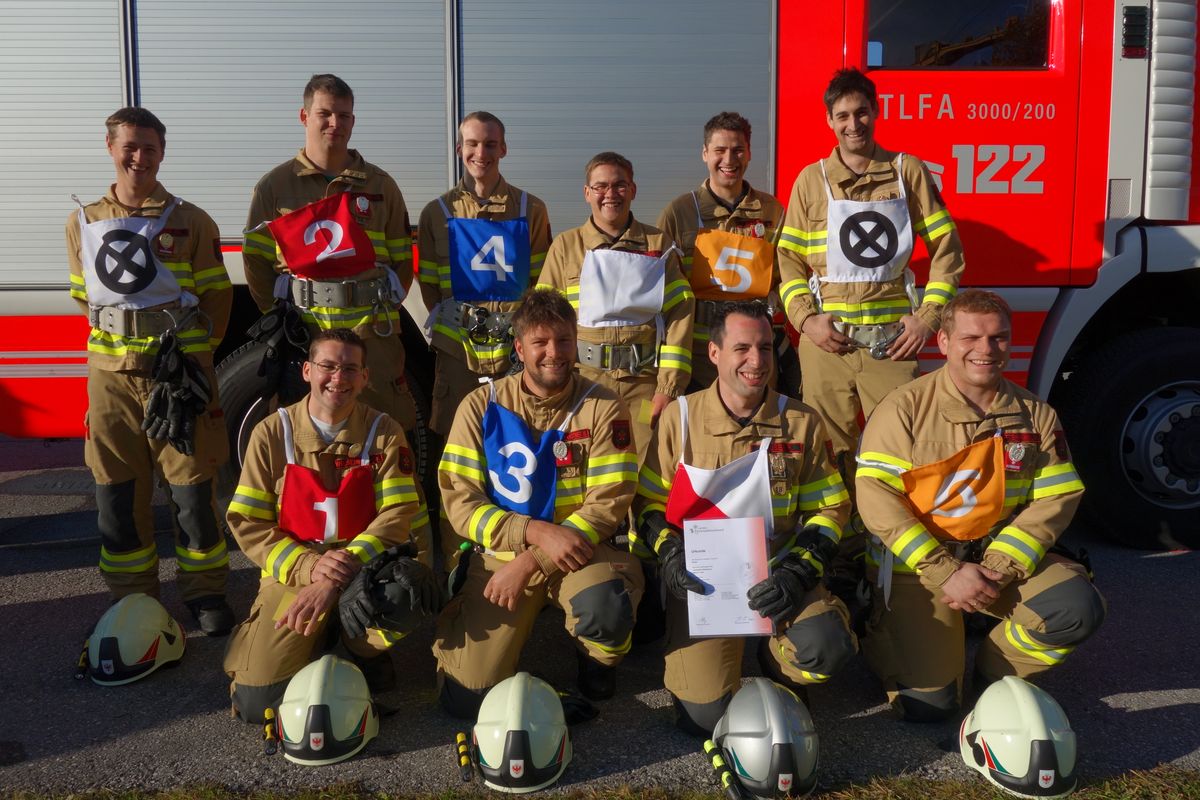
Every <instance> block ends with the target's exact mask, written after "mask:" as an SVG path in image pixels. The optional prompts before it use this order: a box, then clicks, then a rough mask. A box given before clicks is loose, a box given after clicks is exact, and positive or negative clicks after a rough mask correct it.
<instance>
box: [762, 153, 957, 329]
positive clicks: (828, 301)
mask: <svg viewBox="0 0 1200 800" xmlns="http://www.w3.org/2000/svg"><path fill="white" fill-rule="evenodd" d="M896 155H897V154H896V153H892V152H889V151H887V150H884V149H883V148H882V147H880V146H879V145H876V146H875V152H874V153H872V155H871V163H870V166H868V167H867V170H866V172H864V173H863V174H862V175H861V176H859V175H855V174H854V173H853V172H851V171H850V170H849V169H848V168H847V167H846V165H845V164H843V163H842V159H841V157H840V156H839V155H838V150H837V148H836V147H835V148H834V149H833V152H832V153H830V154H829V157H828V158H826V159H825V160H824V161H823V162H819V163H813V164H809V165H808V166H807V167H805V168H804V169H803V170H802V171H801V172H800V174H799V175H798V176H797V177H796V183H795V185H794V186H793V187H792V195H791V198H790V199H789V201H788V208H787V214H785V215H784V218H783V230H782V231H781V232H780V237H779V274H780V281H781V285H780V287H779V294H780V297H781V299H782V301H783V307H784V310H785V311H786V313H787V316H788V320H789V321H790V322H791V323H792V325H793V326H794V327H795V328H796V330H800V328H801V326H802V325H803V324H804V320H806V319H807V318H808V317H810V316H812V315H813V314H819V313H822V312H827V313H832V314H833V315H834V316H836V317H840V318H841V319H843V320H845V321H847V322H851V323H854V324H859V325H874V324H882V323H887V322H895V321H897V320H899V319H900V317H902V316H904V315H905V314H908V313H914V314H915V315H916V316H917V317H919V318H920V319H921V320H922V321H923V322H925V323H926V324H927V325H929V326H930V327H931V328H932V329H933V330H935V331H936V330H937V329H938V328H939V327H940V326H941V315H942V307H943V306H945V305H946V303H947V302H949V300H950V298H951V297H953V296H954V294H955V293H956V292H957V291H958V282H959V279H960V278H961V277H962V272H963V267H964V261H963V252H962V242H961V241H959V238H958V231H957V229H956V228H955V227H954V222H953V220H951V219H950V212H949V211H947V210H946V205H945V203H943V202H942V197H941V195H940V194H939V193H938V190H937V186H936V184H935V183H934V182H933V178H932V176H931V175H930V174H929V170H928V169H927V168H926V167H925V164H924V162H922V161H921V160H920V159H919V158H916V157H915V156H912V155H908V154H906V155H905V156H904V158H903V161H902V166H901V169H900V172H901V175H900V176H899V177H898V176H897V175H896ZM822 163H823V164H824V167H825V172H824V174H822V171H821V166H822ZM826 176H828V187H827V186H826ZM901 179H902V180H903V181H904V186H903V187H901V186H900V185H899V180H901ZM902 189H903V191H902ZM827 190H828V191H829V192H831V193H832V196H833V198H834V199H835V200H853V201H876V200H891V199H895V198H898V197H900V196H902V195H903V196H905V197H906V198H907V203H908V215H909V219H910V222H911V225H912V229H913V232H915V233H917V234H919V235H920V237H921V239H922V240H924V242H925V247H926V249H927V250H928V251H929V257H930V262H929V281H928V283H927V284H926V285H925V295H924V297H923V298H922V299H921V304H920V307H919V308H917V309H915V311H910V308H911V302H910V298H909V295H908V293H907V292H906V288H905V278H904V276H901V277H898V278H896V279H895V280H890V281H882V282H879V283H832V282H831V283H821V284H820V292H821V300H820V303H818V302H817V298H816V297H815V296H814V295H813V292H812V289H811V288H810V280H811V279H812V278H813V277H814V276H816V277H817V278H820V277H823V276H825V275H826V252H827V251H828V248H829V247H830V246H840V245H838V243H837V242H835V241H834V239H835V238H837V237H838V232H837V231H834V232H832V233H830V232H829V231H827V230H826V228H827V218H828V205H829V204H828V200H827V196H826V191H827Z"/></svg>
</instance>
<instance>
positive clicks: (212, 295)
mask: <svg viewBox="0 0 1200 800" xmlns="http://www.w3.org/2000/svg"><path fill="white" fill-rule="evenodd" d="M173 200H174V197H173V196H172V195H171V194H170V192H168V191H167V190H166V189H164V188H163V186H162V184H161V183H160V184H159V185H158V186H156V187H155V189H154V192H153V193H152V194H151V195H150V196H149V197H148V198H146V200H145V201H144V202H143V203H142V207H141V208H139V209H129V208H127V207H126V206H124V205H122V204H121V203H120V201H118V200H117V197H116V194H115V187H114V188H110V189H109V191H108V194H106V195H105V196H104V197H102V198H100V199H99V200H97V201H96V202H94V203H90V204H89V205H87V206H85V207H84V214H85V216H86V217H87V220H88V222H98V221H100V220H108V219H121V218H125V217H134V216H144V217H152V218H153V217H158V216H160V215H161V214H162V213H163V211H164V210H165V209H166V208H167V207H168V206H170V204H171V202H172V201H173ZM66 235H67V263H68V264H69V266H70V269H71V297H73V298H75V300H76V301H77V302H78V303H79V305H80V307H81V308H82V309H83V312H84V313H85V314H86V313H88V300H87V286H86V285H85V281H84V277H83V273H84V271H83V264H82V262H81V261H80V235H81V234H80V230H79V215H78V213H77V212H72V213H71V215H70V216H69V217H67V226H66ZM150 247H151V249H152V250H153V252H154V255H155V256H156V257H157V258H158V260H159V261H161V262H162V264H163V266H165V267H166V268H167V269H168V270H170V271H171V274H172V275H173V276H174V277H175V280H176V281H177V282H178V283H179V288H180V289H181V290H183V291H186V292H191V293H192V294H194V295H196V297H198V298H199V299H200V304H199V310H200V312H201V313H200V315H199V316H198V317H194V318H193V319H194V320H195V321H194V322H193V323H191V324H190V325H188V326H187V327H186V329H184V330H181V331H179V334H178V335H179V341H180V343H181V344H182V346H183V351H184V352H185V353H189V354H191V355H192V356H193V357H195V358H196V360H197V361H198V362H200V363H201V364H210V365H211V364H212V354H213V351H214V350H216V349H217V346H218V345H219V344H220V343H221V339H222V338H223V337H224V336H225V329H226V327H228V325H229V313H230V309H231V306H232V303H233V285H232V284H231V283H230V282H229V274H228V273H226V271H225V264H224V262H223V260H222V258H221V239H220V234H219V233H218V232H217V223H215V222H213V219H212V217H210V216H209V215H208V214H206V213H204V212H203V211H202V210H200V209H199V208H197V207H196V206H194V205H192V204H191V203H187V202H180V204H179V205H178V206H176V207H175V209H174V210H173V211H172V212H171V215H170V217H168V219H167V223H166V227H165V228H163V230H162V231H160V232H159V234H158V236H156V237H155V238H154V241H152V242H151V243H150ZM206 318H207V319H206ZM210 323H211V325H212V330H211V331H210V330H209V324H210ZM87 349H88V363H89V364H91V365H92V366H94V367H96V368H98V369H103V370H109V371H128V370H137V371H140V372H149V371H150V368H151V366H152V365H153V363H154V356H155V354H156V353H157V352H158V336H141V337H134V336H119V335H116V334H112V333H107V332H105V331H102V330H100V329H98V328H92V330H91V333H89V334H88V344H87Z"/></svg>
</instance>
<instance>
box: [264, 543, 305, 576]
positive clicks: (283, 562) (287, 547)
mask: <svg viewBox="0 0 1200 800" xmlns="http://www.w3.org/2000/svg"><path fill="white" fill-rule="evenodd" d="M304 550H305V547H304V545H302V544H300V543H299V542H297V541H295V540H293V539H290V538H288V539H283V540H282V541H279V542H277V543H276V544H275V546H274V547H272V548H271V551H270V552H269V553H267V558H266V565H265V566H266V571H267V572H269V573H270V574H271V576H272V577H274V578H275V580H277V581H279V582H280V583H287V580H288V576H289V575H290V574H291V572H292V567H294V566H295V565H296V559H298V558H300V554H301V553H303V552H304Z"/></svg>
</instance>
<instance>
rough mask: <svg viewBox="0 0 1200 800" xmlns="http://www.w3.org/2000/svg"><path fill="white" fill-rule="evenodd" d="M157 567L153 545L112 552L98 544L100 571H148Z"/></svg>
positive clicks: (156, 552) (156, 555)
mask: <svg viewBox="0 0 1200 800" xmlns="http://www.w3.org/2000/svg"><path fill="white" fill-rule="evenodd" d="M157 569H158V550H157V549H156V548H155V546H154V545H150V546H149V547H143V548H140V549H138V550H131V551H130V552H128V553H114V552H112V551H110V550H109V549H108V548H107V547H104V546H103V545H101V546H100V570H101V571H102V572H122V573H132V572H150V571H151V570H157Z"/></svg>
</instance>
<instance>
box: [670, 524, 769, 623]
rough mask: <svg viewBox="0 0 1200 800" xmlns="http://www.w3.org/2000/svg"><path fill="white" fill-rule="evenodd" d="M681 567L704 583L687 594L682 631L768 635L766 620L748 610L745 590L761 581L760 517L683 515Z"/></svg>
mask: <svg viewBox="0 0 1200 800" xmlns="http://www.w3.org/2000/svg"><path fill="white" fill-rule="evenodd" d="M683 547H684V557H685V563H686V565H687V571H688V572H690V573H692V575H694V576H695V577H696V578H697V579H698V580H699V581H700V582H701V583H703V584H704V588H705V591H704V594H702V595H701V594H696V593H695V592H688V596H687V603H688V634H689V635H690V636H692V637H696V638H701V637H706V636H770V635H771V634H772V633H773V632H774V630H773V628H772V625H771V620H769V619H766V618H764V617H760V616H759V615H758V612H756V611H751V610H750V605H749V601H748V600H747V599H746V592H747V591H749V590H750V587H751V586H754V585H755V584H756V583H759V582H760V581H764V580H766V579H767V576H768V575H769V574H770V569H769V568H768V566H767V534H766V528H765V527H764V524H763V518H762V517H743V518H739V519H689V520H685V521H684V523H683Z"/></svg>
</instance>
